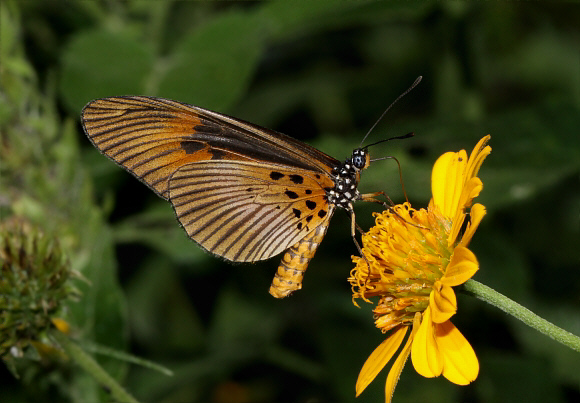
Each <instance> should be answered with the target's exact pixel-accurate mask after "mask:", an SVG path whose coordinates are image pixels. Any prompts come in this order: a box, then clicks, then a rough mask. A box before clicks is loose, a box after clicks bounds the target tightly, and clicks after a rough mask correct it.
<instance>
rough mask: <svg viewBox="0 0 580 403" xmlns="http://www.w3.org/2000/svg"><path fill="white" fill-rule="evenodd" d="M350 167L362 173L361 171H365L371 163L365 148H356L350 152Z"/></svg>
mask: <svg viewBox="0 0 580 403" xmlns="http://www.w3.org/2000/svg"><path fill="white" fill-rule="evenodd" d="M350 160H351V163H352V166H353V167H354V168H355V169H356V170H357V171H362V170H363V169H367V168H368V166H369V165H370V163H371V157H370V155H369V152H368V150H367V149H366V147H365V148H357V149H355V150H354V151H353V152H352V156H351V157H350Z"/></svg>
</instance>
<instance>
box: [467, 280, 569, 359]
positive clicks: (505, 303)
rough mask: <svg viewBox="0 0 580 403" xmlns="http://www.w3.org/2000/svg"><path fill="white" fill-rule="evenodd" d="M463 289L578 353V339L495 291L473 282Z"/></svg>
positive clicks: (469, 282) (470, 281)
mask: <svg viewBox="0 0 580 403" xmlns="http://www.w3.org/2000/svg"><path fill="white" fill-rule="evenodd" d="M464 289H465V290H466V291H468V292H469V293H470V294H473V295H474V296H475V297H477V298H479V299H480V300H482V301H485V302H487V303H489V304H491V305H493V306H495V307H496V308H499V309H501V310H502V311H504V312H506V313H509V314H510V315H512V316H514V317H516V318H517V319H519V320H521V321H522V322H524V323H525V324H526V325H528V326H530V327H533V328H534V329H536V330H538V331H539V332H541V333H544V334H545V335H546V336H548V337H551V338H552V339H554V340H556V341H558V342H560V343H562V344H564V345H565V346H568V347H570V348H571V349H573V350H576V351H578V352H580V337H578V336H576V335H574V334H572V333H570V332H567V331H566V330H564V329H562V328H560V327H558V326H556V325H554V324H553V323H550V322H548V321H547V320H546V319H544V318H541V317H539V316H538V315H536V314H535V313H533V312H532V311H530V310H529V309H527V308H525V307H523V306H521V305H520V304H518V303H517V302H515V301H512V300H511V299H509V298H508V297H506V296H505V295H503V294H500V293H499V292H497V291H495V290H494V289H493V288H489V287H488V286H486V285H484V284H481V283H478V282H477V281H475V280H469V281H467V282H466V283H465V284H464Z"/></svg>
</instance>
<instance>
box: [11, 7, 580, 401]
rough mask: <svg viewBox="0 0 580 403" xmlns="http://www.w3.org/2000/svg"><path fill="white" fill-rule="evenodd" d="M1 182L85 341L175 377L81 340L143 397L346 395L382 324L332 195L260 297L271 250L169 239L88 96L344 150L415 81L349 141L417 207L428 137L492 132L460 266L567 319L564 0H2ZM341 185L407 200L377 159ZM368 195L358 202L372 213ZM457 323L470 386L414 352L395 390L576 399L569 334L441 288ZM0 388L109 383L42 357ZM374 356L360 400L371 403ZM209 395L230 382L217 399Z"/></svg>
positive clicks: (569, 75) (431, 146)
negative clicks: (50, 265) (134, 100)
mask: <svg viewBox="0 0 580 403" xmlns="http://www.w3.org/2000/svg"><path fill="white" fill-rule="evenodd" d="M0 7H1V15H0V18H1V22H2V24H1V35H2V37H1V39H2V41H1V42H0V46H1V48H0V50H1V52H2V53H1V56H2V57H1V62H2V68H1V70H0V74H1V75H2V92H1V93H0V96H1V99H0V124H1V125H2V126H1V127H2V140H3V146H2V154H1V155H0V158H2V179H1V180H2V182H0V183H1V184H2V193H5V195H4V196H3V197H2V206H0V207H1V211H2V214H3V216H4V217H7V216H11V215H18V216H21V217H26V218H27V219H28V220H30V221H31V222H33V223H35V224H36V225H38V226H40V227H41V228H43V230H44V231H46V232H47V233H51V234H54V235H55V236H56V237H58V238H59V239H61V242H62V244H63V245H64V246H65V247H66V250H68V253H69V254H70V259H71V263H72V266H73V268H74V269H75V270H78V271H79V272H81V273H82V274H83V276H84V277H85V278H86V279H87V280H88V281H80V282H79V285H78V286H79V287H80V288H81V289H82V290H83V294H84V297H83V298H82V299H81V300H80V301H78V302H76V303H71V304H69V307H68V308H67V309H68V310H67V311H66V314H67V315H68V316H66V318H67V319H68V320H69V321H70V322H71V324H72V326H73V335H74V336H75V337H77V338H78V339H79V340H80V341H81V343H88V342H94V343H98V344H100V345H105V346H109V347H113V348H116V349H120V350H125V351H129V352H131V353H133V354H136V355H138V356H141V357H143V358H146V359H149V360H153V361H155V362H159V363H161V364H163V365H166V366H167V367H169V368H171V369H172V370H173V371H175V375H174V376H173V377H166V376H165V375H162V374H160V373H158V372H155V371H152V370H149V369H144V368H142V367H138V366H134V365H127V364H124V363H123V362H120V361H116V360H112V359H110V358H104V357H102V356H98V358H99V361H100V362H101V363H102V364H103V365H104V366H105V367H106V368H107V370H109V371H110V372H111V373H112V374H113V375H114V376H115V377H116V378H117V379H119V380H120V382H121V383H122V384H123V385H125V386H126V387H127V389H128V390H129V391H131V392H132V393H133V394H134V395H135V396H136V397H137V398H138V399H141V400H144V401H149V402H160V401H166V402H185V401H189V402H194V401H195V402H205V401H216V402H222V401H231V402H244V401H247V402H271V401H287V402H318V401H320V402H327V401H354V384H355V381H356V377H357V375H358V372H359V370H360V368H361V366H362V364H363V363H364V361H365V359H366V357H367V356H368V355H369V354H370V353H371V351H372V350H373V349H374V348H375V347H376V346H377V345H378V344H379V343H380V342H381V340H383V339H384V336H383V335H382V334H381V333H380V332H379V331H378V330H377V329H376V328H374V326H373V320H372V313H371V306H369V305H368V304H361V307H362V309H357V308H355V307H354V306H353V305H352V303H351V295H350V289H349V285H348V283H347V281H346V278H347V276H348V274H349V271H350V270H351V268H352V264H351V263H350V256H351V254H354V253H355V252H356V249H355V246H354V245H353V243H352V240H351V238H350V236H349V220H348V217H347V216H346V215H345V214H343V213H342V212H340V211H339V212H337V214H336V215H335V217H334V219H333V220H332V225H331V227H330V230H329V233H328V234H327V236H326V238H325V240H324V242H323V243H322V245H321V247H320V249H319V251H318V253H317V255H316V257H315V258H314V260H313V261H312V262H311V264H310V267H309V270H308V272H307V274H306V278H305V282H304V289H303V290H301V291H300V292H297V293H296V294H295V295H293V296H292V297H290V298H287V299H284V300H275V299H273V298H272V297H271V296H270V295H269V294H268V292H267V291H268V287H269V284H270V281H271V279H272V277H273V274H274V271H275V269H276V267H277V265H278V261H279V258H278V257H276V258H273V259H271V260H269V261H266V262H263V263H259V264H255V265H230V264H227V263H226V262H223V261H221V260H220V259H218V258H215V257H213V256H210V255H208V254H205V253H203V252H202V251H201V249H200V248H199V247H197V246H196V245H195V243H193V242H191V241H189V240H188V239H187V237H186V235H185V233H184V232H183V230H182V229H181V228H180V227H179V225H178V224H177V222H176V221H175V219H174V217H173V212H172V209H171V206H170V205H169V204H168V203H166V202H164V201H162V200H161V199H159V198H157V197H156V196H155V195H154V194H153V192H151V191H150V190H148V189H147V188H146V187H145V186H143V185H142V184H141V183H139V182H138V181H137V180H135V179H134V178H133V177H132V176H131V175H130V174H128V173H126V172H125V171H123V170H122V169H120V168H118V167H117V166H116V165H115V164H113V163H112V162H110V161H109V160H108V159H107V158H105V157H103V156H101V155H100V154H99V153H98V152H97V151H96V150H95V149H93V148H92V147H91V145H90V143H89V141H88V140H87V139H86V138H85V137H84V134H83V133H82V129H81V127H80V124H79V115H80V111H81V109H82V107H83V105H84V104H85V103H87V102H88V101H90V100H91V99H94V98H98V97H106V96H114V95H135V94H144V95H155V96H161V97H166V98H173V99H176V100H180V101H183V102H187V103H191V104H194V105H198V106H201V107H204V108H208V109H212V110H216V111H218V112H222V113H227V114H230V115H233V116H236V117H239V118H242V119H245V120H248V121H251V122H254V123H257V124H259V125H262V126H265V127H269V128H272V129H275V130H278V131H282V132H284V133H286V134H289V135H292V136H295V137H296V138H299V139H301V140H304V141H307V142H308V143H310V144H312V145H314V146H316V147H317V148H319V149H321V150H323V151H325V152H326V153H328V154H330V155H332V156H334V157H336V158H338V159H340V160H343V159H344V158H346V157H347V156H349V155H350V152H351V150H352V149H353V148H355V147H357V146H358V145H359V142H360V141H361V139H362V137H363V135H364V133H365V132H366V131H367V130H368V129H369V128H370V126H371V125H372V124H373V123H374V122H375V120H376V118H377V117H378V116H379V115H380V114H381V113H382V111H383V110H384V109H385V108H386V106H388V105H389V104H390V103H391V101H392V100H393V99H395V98H396V97H397V96H398V95H399V94H400V93H401V92H403V91H404V90H405V89H406V88H407V87H408V86H409V85H410V84H411V83H412V82H413V80H414V79H415V78H416V77H417V76H419V75H422V76H423V82H422V83H421V84H420V85H419V86H418V87H417V88H416V89H415V90H413V91H412V92H411V93H410V94H409V95H407V96H406V97H405V98H404V99H403V100H402V101H401V102H399V103H398V104H397V105H396V106H395V107H394V108H393V109H392V110H391V111H390V112H389V113H388V114H387V115H386V117H385V118H384V119H383V121H382V122H381V123H380V124H379V125H378V126H377V128H376V130H375V131H374V132H373V133H372V134H371V135H370V137H369V140H368V141H369V142H372V141H377V140H380V139H383V138H386V137H389V136H395V135H401V134H404V133H407V132H410V131H413V132H415V133H416V136H415V137H414V138H412V139H410V140H404V141H398V142H389V143H387V144H383V145H380V146H377V147H374V148H372V149H371V150H372V153H373V156H375V157H381V156H387V155H394V156H396V157H397V158H398V159H399V161H400V162H401V165H402V168H403V176H404V180H405V185H406V188H407V192H408V194H409V198H410V200H411V201H412V203H413V204H414V206H416V207H422V206H425V205H426V204H427V202H428V200H429V197H430V187H429V179H430V170H431V167H432V164H433V163H434V161H435V159H436V158H437V156H438V155H440V154H441V153H442V152H445V151H449V150H453V151H457V150H459V149H462V148H465V149H467V150H468V151H470V150H471V148H472V147H473V146H474V145H475V143H476V142H477V140H479V139H480V138H481V137H482V136H483V135H485V134H488V133H489V134H491V135H492V139H491V142H490V145H491V146H492V148H493V151H492V154H491V155H490V156H489V157H488V159H487V160H486V162H485V163H484V165H483V167H482V169H481V172H480V177H481V178H482V180H483V182H484V190H483V192H482V195H481V196H480V198H479V199H478V201H480V202H481V203H483V204H484V205H485V206H486V207H487V209H488V215H487V216H486V218H485V219H484V221H483V223H482V225H481V228H480V229H479V231H478V232H477V234H476V235H475V237H474V240H473V241H472V249H473V251H474V252H475V253H476V255H477V257H478V259H479V261H480V264H481V269H480V271H479V272H478V273H477V274H476V276H475V279H477V280H479V281H481V282H484V283H485V284H487V285H489V286H491V287H493V288H495V289H496V290H498V291H500V292H502V293H504V294H506V295H507V296H509V297H511V298H513V299H515V300H516V301H518V302H521V303H523V304H524V305H526V306H527V307H529V308H530V309H532V310H533V311H535V312H537V313H539V314H540V315H542V316H544V317H545V318H547V319H549V320H551V321H553V322H555V323H556V324H558V325H560V326H562V327H564V328H566V329H567V330H570V331H572V332H574V333H576V334H580V300H579V298H580V297H579V295H580V267H579V266H580V263H579V262H580V253H579V245H580V242H579V241H580V237H579V212H580V207H579V206H580V203H579V201H580V186H579V174H580V132H579V129H580V114H579V100H580V53H579V49H580V46H579V45H580V31H579V30H578V21H580V12H579V11H580V10H579V7H578V5H577V4H576V3H575V2H570V3H556V4H552V3H548V2H459V1H454V2H415V1H413V2H403V1H394V2H377V1H358V2H354V1H310V2H302V1H300V2H298V1H286V2H282V1H276V2H270V3H260V2H241V3H238V2H218V3H198V2H184V1H136V0H135V1H113V0H111V1H66V2H65V1H60V2H59V1H45V0H37V1H24V0H21V1H9V0H6V1H2V3H1V5H0ZM359 188H360V190H361V191H363V192H371V191H376V190H384V191H385V192H387V193H388V194H389V195H390V196H391V198H392V199H393V200H394V201H395V202H396V203H399V202H402V201H403V200H404V198H403V196H402V192H401V185H400V183H399V179H398V175H397V170H396V165H395V164H394V163H393V162H392V161H381V162H376V163H374V164H373V165H372V166H371V168H370V169H369V170H368V171H365V172H364V174H363V179H362V182H361V184H360V187H359ZM378 210H379V209H378V207H377V206H364V205H357V206H356V211H357V221H358V222H359V224H360V225H361V226H362V227H363V228H368V227H369V226H370V225H372V222H373V221H372V217H371V212H372V211H378ZM453 322H454V323H455V324H456V325H457V327H458V328H459V329H460V330H461V331H462V332H463V333H464V334H465V335H466V337H467V339H468V340H469V341H470V342H471V344H472V345H473V347H474V349H475V351H476V353H477V355H478V357H479V359H480V364H481V370H480V375H479V377H478V379H477V380H476V382H474V383H473V384H472V385H469V386H466V387H461V386H455V385H453V384H450V383H449V382H448V381H446V380H445V379H442V378H438V379H425V378H422V377H420V376H419V375H417V374H416V373H415V372H414V370H413V368H412V365H410V363H408V364H407V367H406V369H405V371H404V372H403V374H402V377H401V380H400V383H399V385H398V387H397V390H396V392H395V398H394V401H395V402H418V401H429V402H451V401H457V402H460V401H469V402H511V401H525V402H547V401H549V402H572V401H578V400H579V399H580V354H578V353H574V352H572V351H571V350H569V349H567V348H566V347H563V346H562V345H559V344H557V343H556V342H554V341H552V340H551V339H549V338H547V337H546V336H543V335H540V334H539V333H537V332H536V331H534V330H532V329H529V328H527V327H525V326H524V325H522V324H520V323H519V322H518V321H516V320H515V319H513V318H511V317H507V316H506V315H505V314H503V313H502V312H500V311H499V310H497V309H495V308H493V307H490V306H487V305H485V304H484V303H482V302H480V301H477V300H474V299H472V298H470V297H468V296H464V295H460V296H459V311H458V313H457V315H456V316H455V317H454V318H453ZM27 371H28V372H26V371H25V373H27V374H32V375H29V376H27V377H23V378H22V379H21V381H17V380H14V379H13V378H12V377H11V375H10V374H9V373H8V372H7V371H6V370H4V369H2V377H1V378H0V379H1V381H0V382H1V385H0V394H1V395H2V396H3V397H2V399H1V400H2V401H5V402H8V401H26V400H28V401H40V400H49V399H50V400H52V401H62V400H72V401H77V402H86V401H95V400H107V398H106V394H105V393H104V392H103V391H102V390H100V388H99V387H98V386H97V385H95V384H94V383H93V382H92V380H91V379H90V378H89V377H88V376H87V375H86V374H84V373H82V372H81V371H79V370H74V369H72V370H71V369H70V368H67V366H66V365H64V366H62V364H61V365H55V364H52V363H45V364H44V366H40V367H36V368H35V369H34V370H31V369H28V370H27ZM385 379H386V371H383V372H382V373H381V374H380V375H379V376H378V377H377V379H376V381H375V382H374V383H373V384H371V386H370V387H369V388H368V389H367V390H366V391H365V392H364V393H363V395H362V396H361V397H359V398H358V399H357V401H358V402H361V403H362V402H377V401H379V402H380V401H382V400H383V399H384V397H383V396H384V392H383V389H384V382H385ZM224 396H225V397H226V398H224Z"/></svg>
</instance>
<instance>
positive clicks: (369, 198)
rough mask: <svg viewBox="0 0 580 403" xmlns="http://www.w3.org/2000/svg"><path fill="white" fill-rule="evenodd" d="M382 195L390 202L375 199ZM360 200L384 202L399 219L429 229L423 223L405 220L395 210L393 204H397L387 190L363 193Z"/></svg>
mask: <svg viewBox="0 0 580 403" xmlns="http://www.w3.org/2000/svg"><path fill="white" fill-rule="evenodd" d="M381 195H382V196H385V198H386V199H387V201H388V203H387V202H384V201H381V200H379V199H375V197H376V196H381ZM360 200H361V201H365V202H372V203H379V204H382V205H383V207H384V208H386V209H387V210H389V211H390V212H391V213H393V214H394V215H395V216H397V217H398V218H399V219H401V220H403V221H404V222H405V223H406V224H409V225H412V226H413V227H416V228H420V229H427V228H425V227H423V226H422V225H419V224H415V223H412V222H409V221H407V220H405V219H404V218H403V217H401V216H400V215H399V214H398V213H397V212H396V211H395V209H393V206H394V205H395V203H393V201H392V200H391V198H390V197H389V196H388V195H387V194H386V193H385V192H383V191H382V190H381V191H380V192H374V193H365V194H362V195H360Z"/></svg>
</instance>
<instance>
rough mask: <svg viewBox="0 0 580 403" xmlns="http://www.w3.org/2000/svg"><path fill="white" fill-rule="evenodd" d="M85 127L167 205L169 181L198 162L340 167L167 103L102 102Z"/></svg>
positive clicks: (275, 136) (278, 138)
mask: <svg viewBox="0 0 580 403" xmlns="http://www.w3.org/2000/svg"><path fill="white" fill-rule="evenodd" d="M82 122H83V126H84V129H85V132H86V133H87V135H88V137H89V138H90V139H91V141H92V142H93V144H94V145H95V147H97V148H98V149H99V150H100V151H101V152H103V153H104V154H105V155H107V156H108V157H109V158H111V159H112V160H114V161H115V162H116V163H117V164H119V165H121V166H122V167H124V168H125V169H127V170H128V171H129V172H131V173H133V174H134V175H135V176H136V177H137V178H139V179H140V180H142V181H143V182H145V183H146V184H147V185H149V186H150V187H151V188H152V189H153V190H154V191H155V192H157V194H159V195H160V196H162V197H164V198H166V199H167V197H168V194H167V192H168V188H167V181H168V179H169V177H170V176H171V175H172V174H173V172H175V171H176V170H177V169H178V168H179V167H181V166H183V165H186V164H188V163H190V162H195V161H202V160H209V159H222V160H245V161H248V160H251V161H264V162H272V163H276V164H281V165H286V166H289V167H297V168H302V169H308V170H313V171H316V172H321V173H326V174H328V173H329V172H331V171H332V169H333V168H335V167H336V166H338V165H340V162H339V161H337V160H336V159H334V158H332V157H330V156H328V155H326V154H324V153H322V152H320V151H318V150H317V149H315V148H314V147H311V146H309V145H307V144H304V143H302V142H300V141H298V140H296V139H293V138H292V137H289V136H286V135H283V134H281V133H277V132H274V131H272V130H268V129H265V128H261V127H259V126H256V125H253V124H251V123H248V122H244V121H243V120H239V119H234V118H231V117H229V116H226V115H220V114H218V113H215V112H211V111H208V110H205V109H202V108H198V107H195V106H191V105H186V104H182V103H180V102H175V101H170V100H167V99H162V98H153V97H137V96H136V97H114V98H104V99H97V100H94V101H92V102H90V103H89V104H88V105H87V106H85V108H84V109H83V113H82Z"/></svg>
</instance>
